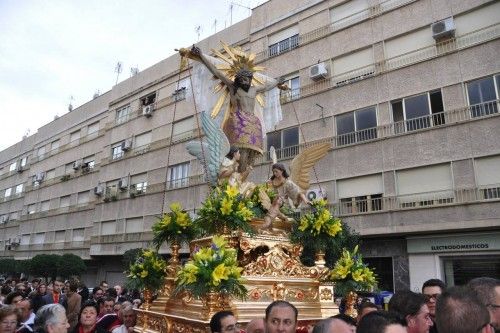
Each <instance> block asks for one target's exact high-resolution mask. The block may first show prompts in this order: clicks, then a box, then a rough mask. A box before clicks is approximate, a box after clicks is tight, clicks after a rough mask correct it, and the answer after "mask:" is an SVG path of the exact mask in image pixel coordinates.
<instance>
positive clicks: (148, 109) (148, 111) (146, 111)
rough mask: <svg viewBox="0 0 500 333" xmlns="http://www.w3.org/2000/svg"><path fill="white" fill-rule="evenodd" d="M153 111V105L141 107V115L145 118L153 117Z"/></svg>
mask: <svg viewBox="0 0 500 333" xmlns="http://www.w3.org/2000/svg"><path fill="white" fill-rule="evenodd" d="M153 111H154V107H153V104H149V105H146V106H143V107H142V115H143V116H146V117H147V118H149V117H151V116H152V115H153Z"/></svg>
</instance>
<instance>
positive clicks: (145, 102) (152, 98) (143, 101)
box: [141, 93, 156, 106]
mask: <svg viewBox="0 0 500 333" xmlns="http://www.w3.org/2000/svg"><path fill="white" fill-rule="evenodd" d="M155 101H156V93H152V94H150V95H148V96H146V97H143V98H141V105H142V106H147V105H150V104H154V102H155Z"/></svg>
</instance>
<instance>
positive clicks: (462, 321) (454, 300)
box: [436, 287, 492, 333]
mask: <svg viewBox="0 0 500 333" xmlns="http://www.w3.org/2000/svg"><path fill="white" fill-rule="evenodd" d="M436 324H437V327H438V331H439V333H473V332H478V333H491V332H492V331H491V326H490V316H489V313H488V309H487V308H486V306H485V305H484V304H482V303H481V301H480V300H479V299H478V298H477V296H476V295H475V294H474V292H473V291H471V290H470V289H467V288H465V287H453V288H450V289H448V290H447V291H445V292H444V293H443V294H442V295H441V297H439V299H438V301H437V304H436Z"/></svg>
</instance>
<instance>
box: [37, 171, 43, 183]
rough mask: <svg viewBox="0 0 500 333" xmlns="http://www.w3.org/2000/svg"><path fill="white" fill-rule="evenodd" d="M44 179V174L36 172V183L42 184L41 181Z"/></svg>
mask: <svg viewBox="0 0 500 333" xmlns="http://www.w3.org/2000/svg"><path fill="white" fill-rule="evenodd" d="M44 178H45V172H38V173H37V174H36V175H35V181H36V182H39V183H40V182H42V180H43V179H44Z"/></svg>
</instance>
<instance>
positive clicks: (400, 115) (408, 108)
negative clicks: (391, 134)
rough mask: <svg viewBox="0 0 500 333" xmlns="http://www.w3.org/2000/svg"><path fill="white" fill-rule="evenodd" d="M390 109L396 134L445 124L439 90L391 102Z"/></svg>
mask: <svg viewBox="0 0 500 333" xmlns="http://www.w3.org/2000/svg"><path fill="white" fill-rule="evenodd" d="M391 107H392V117H393V121H394V131H395V133H396V134H397V133H403V132H405V131H415V130H418V129H422V128H427V127H431V126H438V125H443V124H444V123H445V118H444V114H443V111H444V107H443V98H442V96H441V90H435V91H431V92H428V93H425V94H422V95H417V96H412V97H407V98H403V99H402V100H398V101H392V102H391Z"/></svg>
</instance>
